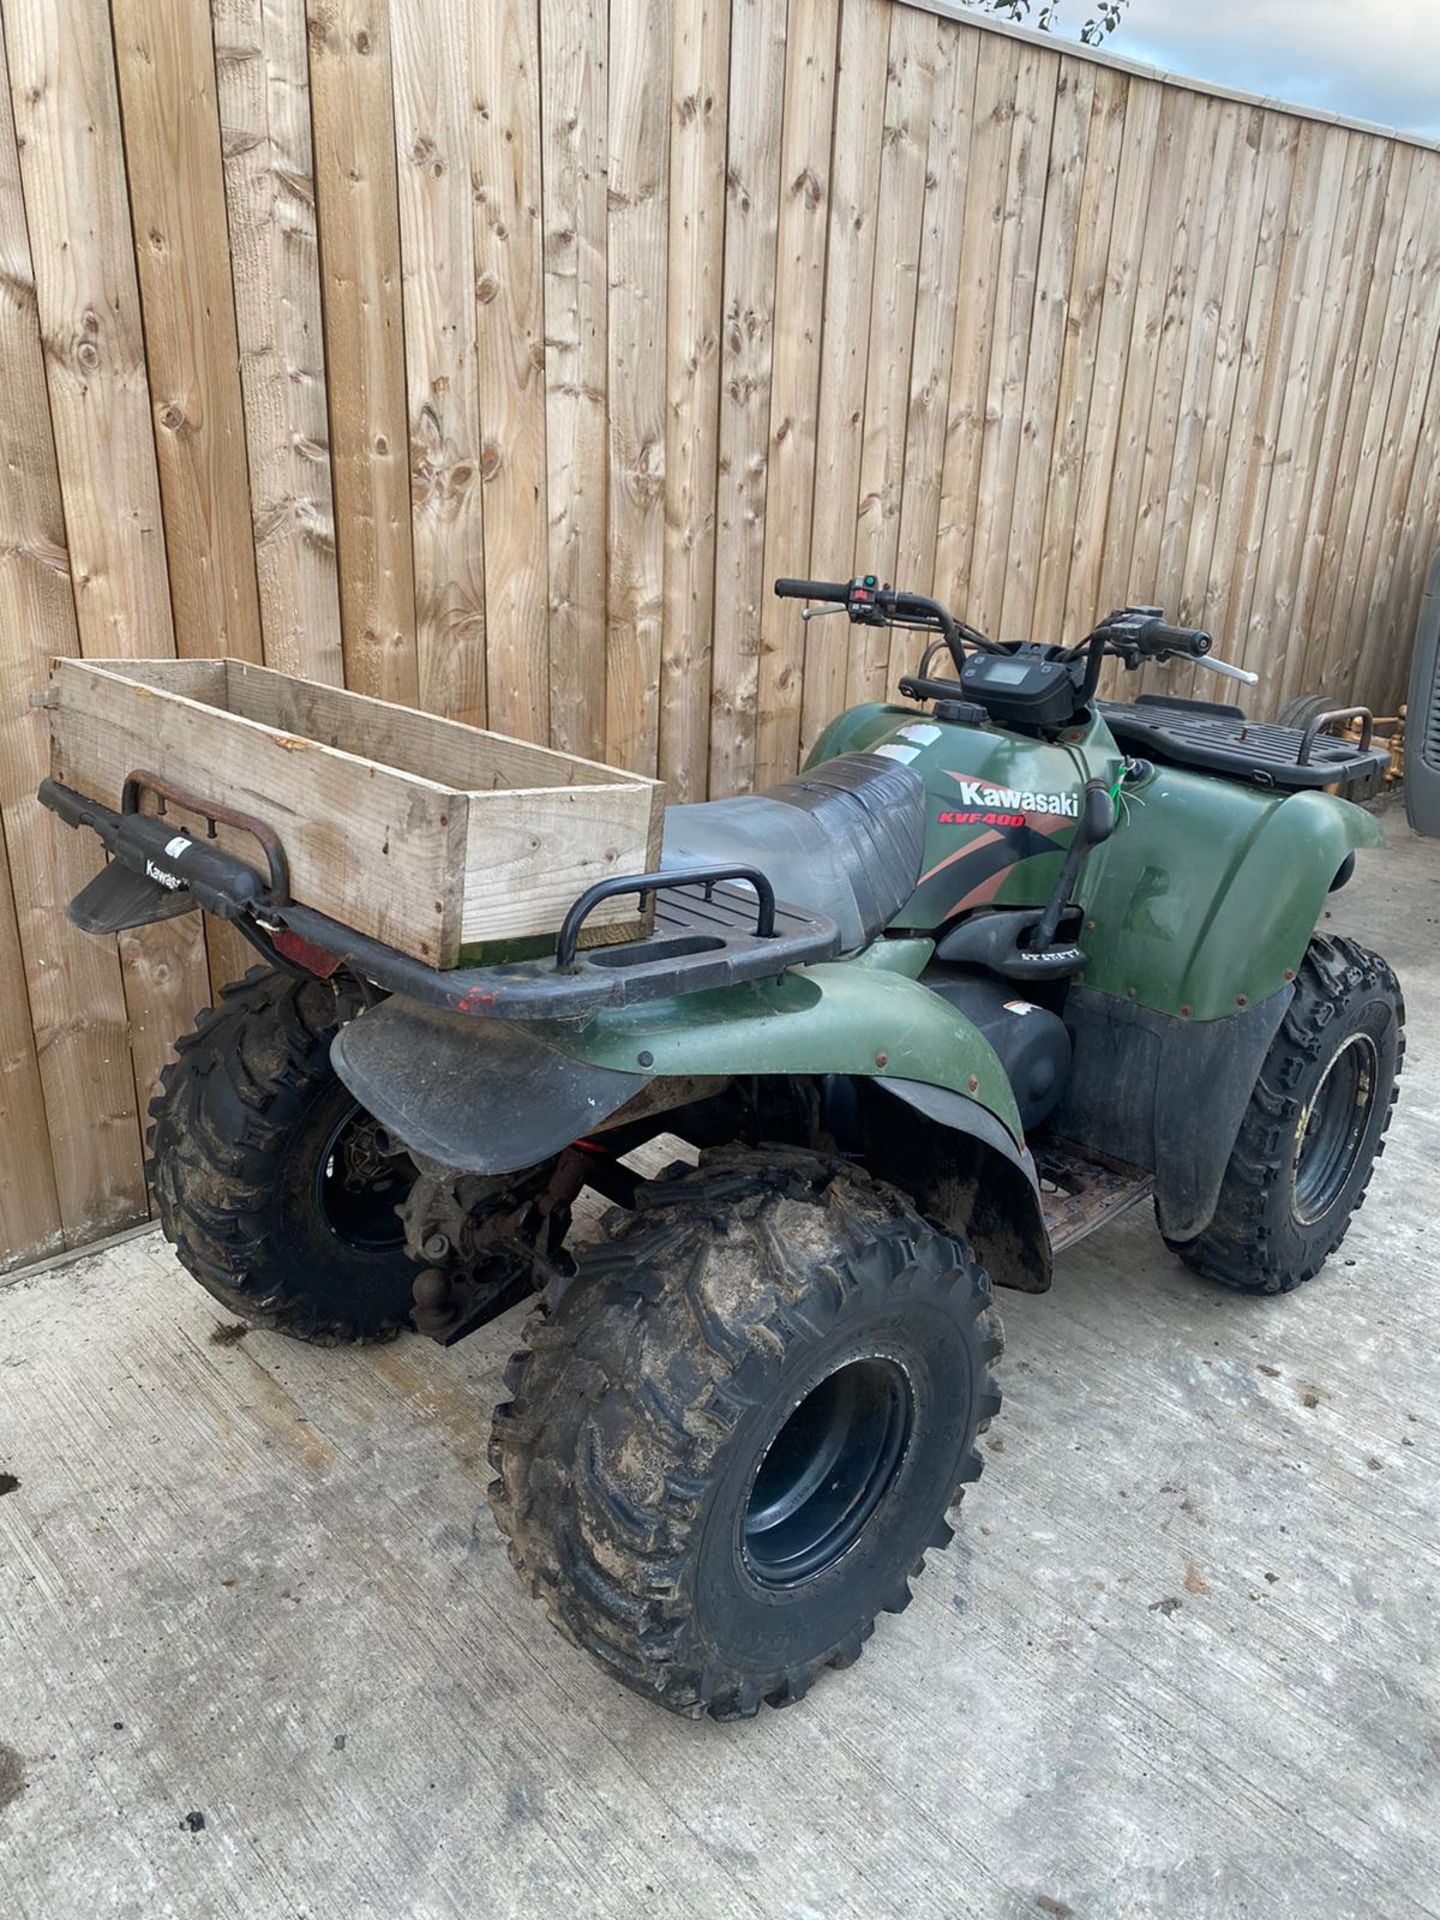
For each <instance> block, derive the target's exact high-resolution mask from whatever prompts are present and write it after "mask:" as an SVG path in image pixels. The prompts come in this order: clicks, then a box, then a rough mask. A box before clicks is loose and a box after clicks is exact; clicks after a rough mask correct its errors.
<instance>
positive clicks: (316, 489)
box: [0, 0, 1440, 1265]
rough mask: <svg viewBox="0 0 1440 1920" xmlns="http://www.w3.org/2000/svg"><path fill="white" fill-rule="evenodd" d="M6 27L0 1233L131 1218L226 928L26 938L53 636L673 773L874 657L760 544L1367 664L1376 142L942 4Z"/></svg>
mask: <svg viewBox="0 0 1440 1920" xmlns="http://www.w3.org/2000/svg"><path fill="white" fill-rule="evenodd" d="M0 61H3V63H4V64H6V65H7V66H8V71H7V72H5V73H3V74H0V95H3V100H0V359H3V366H4V371H5V378H6V398H7V406H8V411H7V417H6V424H7V436H6V458H5V461H4V463H3V467H0V1108H3V1112H4V1116H5V1117H6V1118H7V1119H8V1121H9V1136H8V1137H9V1138H10V1139H11V1141H12V1143H14V1150H13V1151H12V1154H11V1156H10V1159H9V1161H8V1162H7V1165H6V1168H5V1169H4V1170H3V1172H0V1265H6V1264H13V1263H14V1262H15V1261H16V1260H18V1259H21V1258H24V1257H27V1256H29V1255H33V1254H34V1253H36V1252H37V1251H41V1250H47V1249H49V1248H50V1247H52V1246H54V1245H55V1244H57V1242H61V1241H63V1242H65V1243H68V1244H77V1243H79V1242H80V1241H83V1240H84V1239H85V1238H86V1237H87V1236H89V1235H93V1234H96V1233H100V1232H104V1231H107V1230H109V1229H111V1228H114V1227H115V1226H118V1225H120V1224H122V1223H123V1222H124V1221H126V1220H129V1219H133V1218H135V1217H137V1216H139V1215H140V1214H141V1213H142V1212H143V1209H144V1206H145V1204H146V1200H145V1191H144V1182H143V1177H142V1173H141V1151H140V1137H141V1136H140V1124H139V1122H140V1115H141V1108H142V1103H143V1102H144V1100H145V1099H146V1097H147V1096H148V1092H149V1089H150V1087H151V1085H152V1084H153V1080H154V1077H155V1074H156V1071H157V1070H158V1067H159V1065H160V1063H161V1061H162V1060H163V1059H164V1057H165V1055H166V1053H167V1052H168V1050H169V1047H170V1045H171V1042H172V1039H173V1037H174V1034H175V1033H176V1031H177V1029H179V1028H180V1027H182V1026H183V1025H185V1024H186V1023H188V1021H189V1019H190V1018H191V1016H192V1014H193V1012H194V1010H195V1008H196V1004H197V1003H198V1002H199V1001H200V1000H201V999H202V998H203V997H204V996H205V994H206V991H207V955H208V974H209V978H210V983H211V984H217V983H218V982H219V981H220V980H222V979H224V978H225V977H226V976H227V975H229V974H231V973H233V972H235V971H237V970H238V969H239V967H240V966H241V965H243V964H244V961H245V958H246V956H245V955H244V954H243V952H242V951H241V950H240V949H239V947H238V946H237V945H236V943H235V938H234V935H233V931H232V930H228V929H219V928H211V929H210V930H209V931H208V935H207V933H206V931H205V930H202V928H201V927H200V926H199V924H198V923H197V922H196V921H194V920H189V919H181V920H177V921H172V922H169V923H167V924H166V925H165V926H163V927H160V928H152V929H146V930H143V931H141V932H139V933H134V934H129V935H127V936H125V938H124V939H123V940H122V941H120V942H119V943H116V942H101V941H95V940H85V939H83V938H81V937H80V936H78V935H77V934H75V933H74V932H73V930H71V929H70V928H69V927H68V925H67V924H66V922H65V920H64V905H65V902H66V900H67V898H68V897H69V896H70V895H71V894H72V893H73V892H74V891H75V890H76V889H77V888H78V887H79V886H80V885H81V884H83V882H84V880H85V879H86V878H87V877H88V875H89V874H90V873H91V872H92V871H94V866H95V860H96V855H95V853H94V851H93V850H92V849H91V848H88V847H87V846H86V845H85V844H84V843H83V842H81V841H80V840H79V839H78V838H77V837H75V836H73V835H70V834H67V833H66V832H65V831H64V830H63V829H61V828H59V827H58V826H57V825H56V824H55V823H54V821H53V819H52V818H51V817H50V816H49V815H47V814H45V813H43V811H42V810H41V809H39V808H38V807H37V805H36V803H35V801H34V798H33V794H34V788H35V785H36V783H37V781H38V780H39V778H40V777H41V775H42V773H43V772H44V768H45V747H44V721H43V717H42V716H40V715H38V714H35V713H32V712H31V711H30V710H29V705H28V702H29V697H30V695H31V694H33V693H34V692H36V691H38V690H39V689H40V688H41V687H42V686H43V683H44V678H45V673H46V665H47V661H48V659H49V657H51V656H53V655H55V654H74V653H84V654H85V655H87V656H89V657H91V658H103V657H106V656H108V655H129V656H132V657H133V656H136V655H143V654H149V655H152V656H155V655H158V656H162V657H163V656H171V655H173V654H175V653H176V652H177V651H178V653H179V654H181V655H185V656H188V655H204V654H218V653H221V652H228V653H232V654H239V655H241V656H243V657H248V658H250V659H263V660H264V661H265V663H266V664H267V665H269V666H272V667H277V668H280V669H282V670H285V671H291V672H301V673H304V674H306V675H308V676H310V677H311V678H312V679H314V680H317V681H319V682H322V683H326V684H332V685H338V684H342V683H344V684H348V685H350V686H352V687H355V688H357V689H359V690H361V691H363V692H367V693H372V694H378V695H381V696H384V697H388V698H391V699H397V700H400V701H403V702H407V703H410V704H413V705H417V706H420V707H423V708H427V709H429V710H431V711H434V712H437V713H441V714H445V715H447V716H451V717H454V718H458V719H463V720H468V721H476V722H487V723H488V724H491V725H493V726H495V727H497V728H499V729H500V730H502V731H509V732H512V733H516V734H522V735H527V736H531V737H535V738H545V739H549V740H550V741H551V742H552V743H554V744H556V745H559V746H562V747H565V748H568V749H569V750H571V751H574V752H580V753H583V754H586V755H593V756H602V757H607V758H609V759H611V760H613V761H615V762H618V763H620V764H623V765H626V766H629V767H635V768H639V769H641V770H644V771H646V772H649V771H653V770H656V769H657V768H658V770H659V771H660V772H661V773H662V774H663V775H664V777H665V778H666V780H667V781H668V782H669V783H670V786H671V790H672V797H673V798H676V799H680V800H702V799H704V798H706V797H707V796H708V795H711V794H714V795H719V794H723V793H730V792H736V791H743V790H744V789H746V788H747V787H750V786H752V785H756V784H759V785H764V784H766V783H769V782H772V781H774V780H777V779H781V778H784V777H785V776H787V775H789V774H791V773H793V772H794V771H795V770H796V768H797V766H798V765H799V763H800V762H801V760H802V758H803V756H804V755H805V754H806V753H807V752H808V751H809V749H810V747H811V746H812V745H813V743H814V741H815V739H816V738H817V736H818V734H819V733H820V731H821V729H822V728H823V727H824V725H825V724H826V723H827V721H828V720H829V719H830V718H831V716H832V715H833V714H834V713H836V712H837V711H838V710H839V709H840V708H841V707H842V706H843V705H844V704H845V703H846V702H847V701H848V700H856V699H861V698H870V697H876V698H880V697H884V696H886V695H887V694H888V693H889V692H890V690H891V689H892V688H893V685H894V682H895V680H896V678H897V676H898V675H899V673H900V672H902V671H903V670H904V669H905V668H907V667H908V666H910V665H911V663H912V660H913V658H914V653H913V650H912V648H911V637H910V636H903V635H897V636H891V635H889V634H885V633H880V632H876V631H874V630H868V629H864V628H858V629H852V628H850V627H849V626H848V624H847V623H846V622H845V621H844V620H843V619H828V620H822V621H818V622H816V623H814V624H812V625H810V626H808V627H807V626H805V625H803V624H802V623H801V621H800V618H799V609H798V608H797V607H796V606H795V605H794V604H793V603H791V602H777V601H776V600H775V599H774V598H773V596H772V595H771V592H770V583H771V579H772V576H774V575H775V574H778V573H792V574H802V573H805V572H807V571H808V572H809V573H812V574H815V575H817V576H819V577H820V578H825V579H843V578H846V577H847V576H849V575H850V574H851V573H853V572H854V571H856V570H857V569H859V570H873V571H875V572H877V573H881V574H884V575H886V576H887V577H888V576H894V577H896V578H897V579H899V580H900V581H901V582H902V583H903V584H905V585H908V586H911V587H914V588H918V589H921V590H933V591H936V592H938V593H940V594H941V595H942V596H944V597H945V598H947V599H948V600H949V601H951V602H952V603H953V604H954V605H955V607H956V610H957V612H959V613H961V614H962V615H964V616H966V617H968V618H970V619H972V620H974V621H976V622H977V623H978V624H980V625H982V626H985V625H988V626H998V627H999V628H1000V629H1001V630H1002V631H1003V632H1004V633H1005V634H1006V635H1008V636H1016V635H1026V634H1034V635H1035V636H1036V637H1044V638H1052V637H1053V638H1062V639H1067V640H1074V639H1076V638H1077V637H1079V636H1080V635H1081V634H1083V633H1084V632H1085V630H1086V628H1087V626H1088V625H1089V624H1090V623H1091V622H1093V620H1094V619H1095V618H1096V617H1097V616H1098V615H1100V614H1102V613H1104V612H1105V611H1106V610H1107V609H1108V608H1109V607H1110V606H1112V605H1114V604H1116V603H1118V602H1120V601H1123V600H1126V599H1135V598H1141V599H1145V600H1152V599H1153V600H1155V601H1159V602H1162V603H1163V604H1165V605H1166V606H1167V607H1168V608H1169V609H1170V610H1171V612H1172V613H1173V614H1174V615H1175V616H1176V617H1177V618H1180V619H1183V620H1185V621H1187V622H1193V623H1196V624H1202V625H1205V626H1208V627H1209V628H1210V629H1211V630H1212V631H1213V632H1214V634H1215V639H1216V650H1217V653H1219V654H1220V655H1221V656H1222V657H1225V656H1229V657H1232V658H1237V657H1238V658H1242V659H1243V660H1244V661H1245V663H1246V664H1247V665H1249V666H1250V667H1251V668H1253V669H1254V671H1256V672H1257V673H1258V674H1259V675H1260V676H1261V684H1260V686H1259V688H1258V689H1257V690H1256V695H1255V698H1254V702H1253V704H1254V706H1255V708H1256V710H1257V711H1258V712H1260V713H1261V714H1266V715H1268V714H1270V713H1273V712H1274V711H1275V710H1276V708H1277V707H1278V706H1279V705H1280V704H1281V703H1282V702H1283V701H1285V700H1286V699H1288V698H1290V697H1291V696H1293V695H1295V694H1297V693H1302V692H1307V691H1314V690H1323V691H1325V692H1327V693H1329V694H1331V695H1332V696H1333V697H1334V698H1335V699H1336V700H1337V701H1341V702H1345V701H1350V700H1357V699H1358V700H1369V701H1371V702H1372V703H1375V704H1377V706H1379V707H1381V708H1385V709H1388V710H1390V711H1393V709H1394V706H1395V703H1396V701H1397V700H1398V699H1399V698H1400V697H1401V694H1402V690H1403V686H1404V677H1405V670H1406V664H1407V658H1408V647H1409V641H1410V629H1411V626H1412V623H1413V621H1414V619H1415V615H1416V610H1417V607H1418V602H1419V596H1420V589H1421V579H1422V575H1423V572H1424V569H1425V566H1426V563H1427V561H1428V559H1429V557H1430V554H1431V552H1432V551H1433V549H1434V548H1435V546H1436V545H1437V544H1440V466H1437V463H1436V462H1435V461H1434V459H1433V458H1432V457H1431V456H1430V452H1429V449H1430V448H1431V446H1432V445H1433V444H1434V441H1435V439H1436V437H1437V434H1440V361H1437V348H1440V152H1437V151H1436V150H1435V148H1434V147H1433V146H1431V145H1429V144H1427V143H1425V142H1423V141H1417V140H1413V139H1409V138H1407V137H1404V136H1401V135H1394V136H1390V135H1386V134H1385V133H1383V132H1381V131H1378V130H1376V129H1374V128H1361V127H1352V126H1348V125H1345V124H1343V123H1339V122H1336V121H1334V120H1332V119H1330V118H1327V117H1326V116H1323V115H1317V114H1309V113H1306V112H1303V111H1301V110H1299V109H1293V110H1292V109H1287V108H1285V107H1283V106H1277V105H1275V104H1274V103H1272V102H1262V101H1254V100H1248V99H1245V98H1243V97H1241V96H1238V95H1235V94H1231V93H1226V92H1225V91H1224V90H1221V89H1214V88H1207V87H1205V86H1203V85H1200V84H1198V83H1197V84H1193V85H1189V84H1185V83H1182V82H1178V81H1174V80H1171V79H1161V78H1160V77H1158V76H1147V75H1146V74H1144V73H1143V72H1142V71H1139V70H1136V69H1134V68H1133V67H1131V66H1129V65H1128V64H1127V63H1125V62H1120V61H1115V60H1113V59H1110V58H1108V57H1107V56H1106V55H1104V53H1103V52H1101V53H1098V54H1097V53H1094V52H1092V51H1090V50H1087V49H1080V48H1075V47H1072V46H1069V45H1067V44H1065V43H1062V42H1060V41H1058V40H1056V39H1053V38H1051V37H1048V36H1041V35H1036V34H1026V33H1024V32H1022V31H1016V30H1013V29H1009V28H1006V27H1002V26H999V25H997V24H995V23H988V22H984V21H981V20H978V19H977V20H973V21H972V20H970V19H959V18H956V17H955V9H954V7H953V6H951V5H949V4H948V0H487V4H486V5H484V6H478V5H476V4H473V0H173V3H169V0H167V4H163V5H162V4H161V0H0ZM1112 681H1113V682H1114V683H1115V684H1126V683H1125V682H1123V680H1122V679H1121V676H1119V675H1118V674H1115V675H1112ZM1107 684H1108V683H1107ZM1128 684H1129V686H1130V687H1131V688H1132V690H1133V688H1134V685H1135V683H1134V682H1133V681H1131V682H1129V683H1128ZM1142 684H1155V685H1160V684H1164V685H1168V686H1169V687H1171V688H1172V689H1173V690H1176V691H1192V690H1193V691H1195V692H1198V693H1205V692H1207V691H1213V688H1214V683H1213V682H1212V681H1208V680H1207V679H1206V678H1205V676H1204V675H1203V674H1201V673H1199V672H1195V671H1192V670H1181V669H1178V668H1177V669H1175V670H1173V671H1172V672H1171V673H1170V674H1168V675H1167V676H1165V678H1164V679H1163V680H1162V679H1161V678H1160V677H1159V676H1156V675H1150V676H1147V677H1146V679H1145V680H1144V681H1143V682H1142Z"/></svg>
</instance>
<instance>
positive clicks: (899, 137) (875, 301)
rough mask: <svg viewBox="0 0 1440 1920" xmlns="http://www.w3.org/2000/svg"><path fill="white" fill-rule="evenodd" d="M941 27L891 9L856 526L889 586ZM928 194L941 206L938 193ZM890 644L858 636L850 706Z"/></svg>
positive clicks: (872, 693) (860, 564) (878, 675)
mask: <svg viewBox="0 0 1440 1920" xmlns="http://www.w3.org/2000/svg"><path fill="white" fill-rule="evenodd" d="M933 26H934V22H933V21H931V20H927V19H925V18H924V17H923V16H922V15H921V14H919V13H916V12H914V11H912V10H911V9H910V8H908V7H903V6H902V7H895V8H894V9H893V10H892V12H891V17H890V49H889V56H888V60H887V71H886V85H885V129H884V133H883V134H882V136H881V157H880V185H879V188H878V191H877V196H876V206H875V274H874V277H873V281H872V286H871V298H870V356H869V367H868V370H867V372H866V376H865V425H864V433H863V437H862V439H861V450H860V500H859V507H858V510H857V515H856V525H855V571H856V573H857V574H858V573H873V574H877V575H878V576H879V577H880V578H881V579H882V580H893V579H894V577H895V562H896V558H897V556H898V553H899V547H900V504H901V499H902V490H903V462H904V456H905V429H906V423H907V418H908V414H909V407H910V366H911V360H912V356H913V353H914V347H915V306H916V301H917V298H918V296H919V283H920V247H921V235H922V230H923V227H924V221H925V212H926V204H927V192H926V183H927V174H928V165H927V163H928V158H929V149H930V125H931V118H932V103H933V101H934V98H935V94H936V90H937V88H940V90H941V91H942V93H943V91H944V88H943V82H942V76H941V75H940V74H939V72H938V71H937V69H938V68H939V66H940V63H941V60H942V58H943V53H942V44H943V43H942V42H941V40H940V39H939V37H938V36H937V35H936V34H935V33H934V32H933V31H932V28H933ZM929 198H930V199H931V201H932V202H933V198H934V195H933V193H932V194H931V195H930V196H929ZM897 639H898V636H897ZM890 642H891V635H890V633H889V631H888V630H887V629H886V628H884V627H857V628H856V629H855V630H854V633H853V635H852V636H851V644H850V668H849V676H848V679H847V682H846V688H845V698H846V703H847V705H854V704H855V703H856V702H857V701H861V700H880V699H883V698H884V697H885V692H886V688H887V684H888V682H889V678H890Z"/></svg>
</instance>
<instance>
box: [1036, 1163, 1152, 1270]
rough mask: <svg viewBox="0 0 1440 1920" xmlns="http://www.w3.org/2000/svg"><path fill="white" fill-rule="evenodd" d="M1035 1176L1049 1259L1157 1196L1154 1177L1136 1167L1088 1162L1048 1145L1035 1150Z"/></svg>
mask: <svg viewBox="0 0 1440 1920" xmlns="http://www.w3.org/2000/svg"><path fill="white" fill-rule="evenodd" d="M1035 1171H1036V1173H1037V1174H1038V1175H1039V1176H1040V1206H1041V1211H1042V1212H1043V1213H1044V1215H1045V1227H1046V1231H1047V1232H1048V1233H1049V1235H1050V1250H1051V1252H1052V1253H1061V1252H1063V1251H1064V1249H1065V1248H1066V1247H1073V1246H1074V1244H1075V1242H1076V1241H1077V1240H1083V1239H1084V1238H1085V1236H1086V1235H1087V1234H1090V1233H1093V1232H1094V1231H1095V1229H1096V1228H1097V1227H1101V1226H1103V1225H1104V1224H1105V1222H1106V1221H1107V1220H1114V1219H1116V1218H1117V1217H1118V1216H1119V1215H1120V1214H1122V1213H1126V1212H1128V1211H1129V1209H1130V1208H1131V1207H1134V1206H1138V1205H1139V1203H1140V1202H1141V1201H1142V1200H1148V1199H1149V1197H1150V1195H1151V1194H1152V1193H1153V1192H1154V1191H1155V1179H1154V1176H1153V1174H1149V1173H1145V1172H1142V1170H1141V1169H1140V1168H1139V1167H1126V1166H1121V1165H1120V1164H1119V1162H1118V1161H1117V1162H1113V1163H1110V1164H1106V1163H1105V1162H1103V1161H1098V1160H1091V1159H1089V1158H1087V1157H1085V1156H1082V1155H1081V1154H1078V1153H1073V1152H1068V1151H1067V1150H1066V1149H1065V1148H1063V1147H1060V1146H1056V1145H1053V1144H1051V1143H1048V1142H1047V1143H1045V1144H1044V1145H1041V1146H1038V1147H1037V1148H1036V1149H1035Z"/></svg>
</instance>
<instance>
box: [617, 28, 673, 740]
mask: <svg viewBox="0 0 1440 1920" xmlns="http://www.w3.org/2000/svg"><path fill="white" fill-rule="evenodd" d="M672 44H673V42H672V16H671V8H670V6H669V4H668V0H611V4H610V96H609V115H610V220H609V226H608V245H609V250H610V314H609V347H608V354H607V359H608V374H607V379H608V386H609V394H610V491H609V503H610V520H609V547H608V552H609V574H610V599H609V606H608V609H607V613H606V628H607V631H606V676H607V677H606V687H605V757H606V759H607V760H610V761H612V762H613V763H614V764H615V765H616V766H621V767H627V768H630V769H632V770H634V771H636V772H640V773H654V772H655V770H656V767H657V764H658V759H659V734H660V726H659V694H660V654H661V630H662V625H663V620H664V607H665V434H666V426H665V414H666V385H667V383H666V366H665V349H666V334H667V325H668V323H667V319H666V310H665V309H666V284H665V278H664V276H663V274H660V273H659V272H657V264H658V262H659V261H660V259H661V258H662V257H663V254H664V249H665V240H666V234H667V232H668V229H669V208H668V192H667V185H668V177H669V169H670V117H671V115H670V95H671V82H670V77H669V76H670V73H671V48H672Z"/></svg>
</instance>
